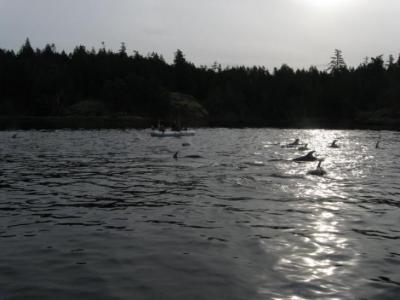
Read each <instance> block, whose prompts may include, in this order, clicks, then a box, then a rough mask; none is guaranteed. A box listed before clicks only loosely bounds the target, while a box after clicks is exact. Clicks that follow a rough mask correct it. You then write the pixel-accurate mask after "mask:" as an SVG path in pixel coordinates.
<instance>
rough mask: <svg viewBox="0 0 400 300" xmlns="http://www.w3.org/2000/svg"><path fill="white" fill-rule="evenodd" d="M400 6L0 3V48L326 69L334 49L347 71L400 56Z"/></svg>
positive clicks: (202, 0)
mask: <svg viewBox="0 0 400 300" xmlns="http://www.w3.org/2000/svg"><path fill="white" fill-rule="evenodd" d="M399 16H400V0H0V48H7V49H11V48H13V49H18V48H19V47H20V46H21V44H22V43H23V42H24V40H25V38H26V37H29V38H30V40H31V43H32V45H33V46H34V47H40V48H42V47H43V46H44V45H45V44H46V43H55V44H56V46H57V49H59V50H61V49H65V50H67V51H70V50H71V49H73V47H74V46H76V45H78V44H84V45H86V46H87V47H89V48H91V47H95V48H99V47H100V46H101V42H102V41H104V42H105V43H106V47H107V48H110V49H114V50H116V49H118V48H119V45H120V42H122V41H124V42H125V43H126V45H127V48H128V50H129V52H131V51H133V50H138V51H139V52H140V53H142V54H146V53H148V52H152V51H155V52H158V53H160V54H162V55H164V57H165V58H166V59H167V60H168V61H171V59H172V55H173V53H174V51H175V50H176V49H177V48H179V49H181V50H183V52H184V53H185V54H186V57H187V59H188V60H190V61H192V62H194V63H196V64H197V65H199V64H205V65H211V64H212V63H213V62H214V61H217V62H219V63H221V64H223V65H242V64H244V65H264V66H266V67H268V68H271V67H274V66H280V65H281V64H282V63H287V64H289V65H290V66H293V67H309V66H310V65H317V66H321V67H322V66H323V65H324V64H326V63H328V62H329V58H330V56H331V53H332V51H333V49H335V48H339V49H342V50H343V53H344V57H345V60H346V62H347V63H348V64H349V65H353V66H355V65H358V64H359V63H360V62H361V61H362V60H363V58H364V57H366V56H377V55H379V54H384V55H385V56H387V55H388V54H394V55H395V56H396V57H397V55H398V54H399V53H400V17H399Z"/></svg>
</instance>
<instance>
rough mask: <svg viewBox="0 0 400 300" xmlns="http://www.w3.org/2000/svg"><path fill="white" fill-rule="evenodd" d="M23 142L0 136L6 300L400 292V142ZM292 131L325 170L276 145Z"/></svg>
mask: <svg viewBox="0 0 400 300" xmlns="http://www.w3.org/2000/svg"><path fill="white" fill-rule="evenodd" d="M14 133H15V132H0V141H1V145H0V166H1V168H0V172H1V177H0V178H1V180H0V299H291V300H298V299H399V298H400V208H399V207H400V197H399V196H400V185H399V183H400V182H399V175H400V171H399V170H400V160H399V158H400V134H399V133H396V132H381V133H379V132H372V131H330V130H272V129H257V130H256V129H244V130H228V129H214V130H198V131H197V135H196V136H194V137H190V138H182V139H177V138H164V139H162V138H161V139H160V138H152V137H150V136H149V131H136V130H129V131H117V130H110V131H51V132H50V131H49V132H46V131H43V132H42V131H19V132H17V136H16V138H12V135H13V134H14ZM379 134H381V136H382V142H381V146H382V148H381V149H375V142H376V140H377V138H378V136H379ZM295 137H299V138H301V139H302V140H305V141H307V142H308V143H309V144H310V146H309V147H311V148H312V149H315V150H317V154H318V155H319V156H321V157H325V159H326V160H325V161H324V163H323V167H324V168H325V169H326V170H327V171H328V174H327V176H326V177H324V178H321V177H313V176H309V175H306V173H307V171H308V170H310V169H313V168H315V166H316V164H315V163H303V164H298V163H294V162H291V161H287V160H288V159H291V158H294V157H296V156H298V155H300V154H301V152H300V151H297V150H295V149H282V148H280V146H277V145H273V144H275V143H286V142H289V141H292V140H293V139H294V138H295ZM334 138H337V139H339V142H338V144H340V145H341V146H342V147H341V148H340V149H331V148H328V147H327V145H328V144H329V143H330V142H331V141H332V140H333V139H334ZM185 142H189V143H190V144H191V145H190V146H189V147H183V146H182V143H185ZM177 150H180V155H181V156H182V157H183V156H186V155H193V154H195V155H200V156H201V157H200V158H190V157H187V158H184V157H183V158H180V159H178V160H174V159H172V155H173V153H174V152H175V151H177Z"/></svg>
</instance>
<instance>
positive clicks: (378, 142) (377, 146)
mask: <svg viewBox="0 0 400 300" xmlns="http://www.w3.org/2000/svg"><path fill="white" fill-rule="evenodd" d="M380 143H381V139H379V140H378V141H377V142H376V144H375V149H379V144H380Z"/></svg>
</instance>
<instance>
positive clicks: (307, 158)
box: [293, 151, 318, 162]
mask: <svg viewBox="0 0 400 300" xmlns="http://www.w3.org/2000/svg"><path fill="white" fill-rule="evenodd" d="M314 153H315V151H310V152H308V153H307V154H306V155H304V156H300V157H297V158H294V159H293V161H297V162H301V161H316V160H318V158H316V157H315V156H314Z"/></svg>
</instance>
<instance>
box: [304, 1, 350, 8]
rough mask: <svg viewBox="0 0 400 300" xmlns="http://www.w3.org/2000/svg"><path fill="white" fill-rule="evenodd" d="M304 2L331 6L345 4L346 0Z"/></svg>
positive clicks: (312, 4) (316, 5)
mask: <svg viewBox="0 0 400 300" xmlns="http://www.w3.org/2000/svg"><path fill="white" fill-rule="evenodd" d="M305 2H306V3H307V4H308V5H310V6H314V7H319V8H333V7H339V6H343V5H345V4H346V2H348V0H305Z"/></svg>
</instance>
